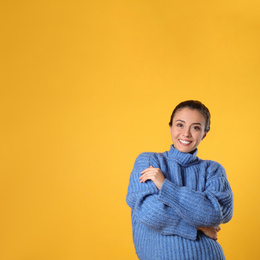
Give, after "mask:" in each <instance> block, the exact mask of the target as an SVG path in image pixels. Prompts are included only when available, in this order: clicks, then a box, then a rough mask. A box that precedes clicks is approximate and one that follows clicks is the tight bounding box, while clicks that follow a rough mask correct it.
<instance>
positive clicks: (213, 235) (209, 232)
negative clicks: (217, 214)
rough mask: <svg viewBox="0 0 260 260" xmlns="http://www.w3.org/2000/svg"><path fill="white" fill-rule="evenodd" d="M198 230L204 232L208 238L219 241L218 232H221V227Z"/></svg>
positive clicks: (200, 228)
mask: <svg viewBox="0 0 260 260" xmlns="http://www.w3.org/2000/svg"><path fill="white" fill-rule="evenodd" d="M197 230H200V231H202V232H203V233H204V234H205V235H206V236H208V237H210V238H212V239H214V240H217V239H218V232H219V231H220V230H221V228H220V226H216V227H199V228H197Z"/></svg>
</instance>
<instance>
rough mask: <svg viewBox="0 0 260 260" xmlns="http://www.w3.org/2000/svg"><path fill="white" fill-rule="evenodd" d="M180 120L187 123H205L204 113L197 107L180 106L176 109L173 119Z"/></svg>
mask: <svg viewBox="0 0 260 260" xmlns="http://www.w3.org/2000/svg"><path fill="white" fill-rule="evenodd" d="M177 120H182V121H185V122H189V123H200V124H205V122H206V119H205V117H204V115H203V114H202V113H201V112H200V111H199V110H197V109H190V108H186V107H185V108H182V109H179V110H177V111H176V113H175V115H174V117H173V121H177Z"/></svg>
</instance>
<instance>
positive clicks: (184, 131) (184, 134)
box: [182, 127, 191, 137]
mask: <svg viewBox="0 0 260 260" xmlns="http://www.w3.org/2000/svg"><path fill="white" fill-rule="evenodd" d="M182 134H183V136H185V137H190V136H191V132H190V128H189V127H185V128H184V129H183V132H182Z"/></svg>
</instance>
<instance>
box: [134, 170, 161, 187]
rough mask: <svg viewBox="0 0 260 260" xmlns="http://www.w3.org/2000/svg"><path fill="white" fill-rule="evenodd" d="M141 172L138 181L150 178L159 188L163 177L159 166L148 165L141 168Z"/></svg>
mask: <svg viewBox="0 0 260 260" xmlns="http://www.w3.org/2000/svg"><path fill="white" fill-rule="evenodd" d="M141 174H142V176H141V177H140V178H139V179H140V182H146V181H147V180H152V181H153V183H154V184H155V186H156V187H157V188H158V189H159V190H160V189H161V187H162V185H163V182H164V180H165V177H164V175H163V174H162V172H161V170H160V169H159V168H154V167H152V166H150V167H149V168H147V169H145V170H143V171H142V172H141Z"/></svg>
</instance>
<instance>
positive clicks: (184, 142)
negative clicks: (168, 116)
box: [180, 140, 191, 144]
mask: <svg viewBox="0 0 260 260" xmlns="http://www.w3.org/2000/svg"><path fill="white" fill-rule="evenodd" d="M180 142H181V143H183V144H190V143H191V142H187V141H184V140H180Z"/></svg>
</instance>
